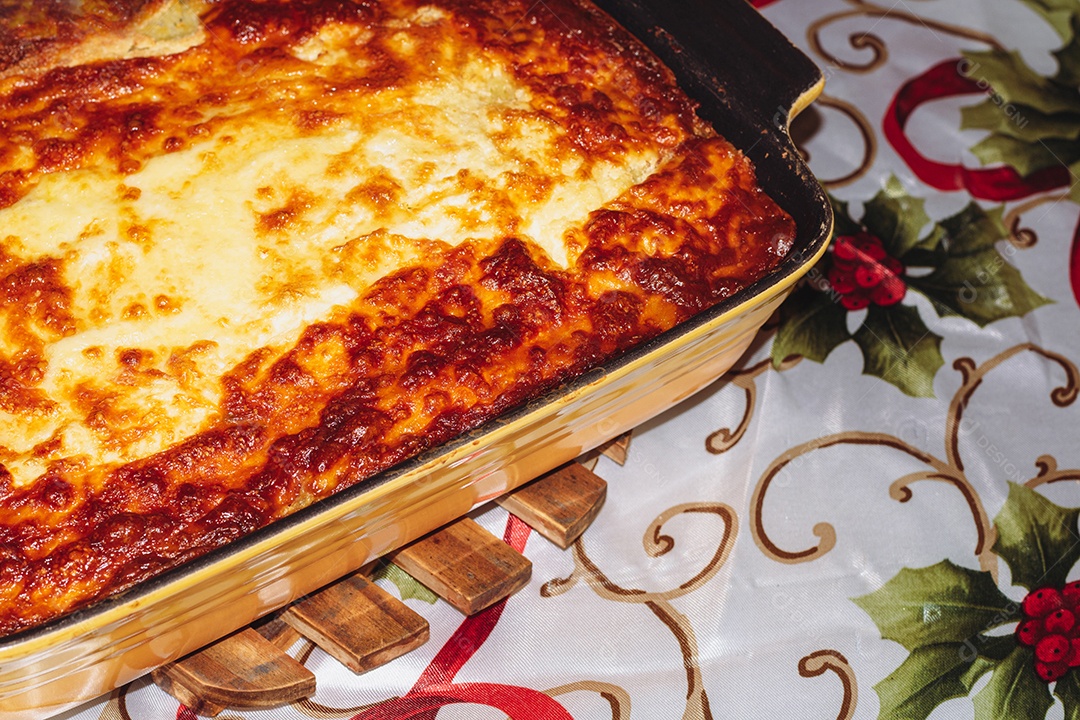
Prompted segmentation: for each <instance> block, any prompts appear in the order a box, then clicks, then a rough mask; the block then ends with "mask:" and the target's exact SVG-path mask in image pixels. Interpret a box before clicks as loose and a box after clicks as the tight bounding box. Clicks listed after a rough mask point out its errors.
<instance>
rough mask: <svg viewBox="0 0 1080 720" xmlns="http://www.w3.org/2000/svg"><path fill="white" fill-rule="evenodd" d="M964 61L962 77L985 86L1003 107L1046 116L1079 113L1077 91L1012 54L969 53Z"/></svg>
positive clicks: (995, 51)
mask: <svg viewBox="0 0 1080 720" xmlns="http://www.w3.org/2000/svg"><path fill="white" fill-rule="evenodd" d="M964 57H965V58H967V60H968V65H967V71H966V73H965V74H966V75H967V76H968V77H969V78H970V79H972V80H975V81H976V82H979V83H985V84H986V85H987V87H988V88H989V89H991V90H993V91H994V92H995V93H996V94H997V95H998V96H1000V97H1001V99H1002V101H1004V102H1005V103H1012V104H1015V105H1026V106H1028V107H1033V108H1038V109H1039V110H1042V111H1043V112H1045V113H1059V112H1080V93H1077V91H1076V88H1072V87H1068V86H1065V85H1061V84H1059V83H1055V82H1054V81H1053V80H1052V79H1051V78H1047V77H1043V76H1042V75H1040V74H1039V73H1037V72H1035V71H1034V70H1032V69H1031V68H1030V67H1029V66H1028V64H1027V63H1026V62H1024V59H1023V58H1022V57H1021V56H1020V53H1019V52H1017V51H1015V50H1011V51H1008V52H1006V51H1002V50H985V51H982V52H970V51H969V52H965V53H964Z"/></svg>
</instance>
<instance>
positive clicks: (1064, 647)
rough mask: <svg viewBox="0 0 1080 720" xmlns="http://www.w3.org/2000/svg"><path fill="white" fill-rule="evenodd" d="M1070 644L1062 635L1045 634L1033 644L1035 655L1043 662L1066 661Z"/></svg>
mask: <svg viewBox="0 0 1080 720" xmlns="http://www.w3.org/2000/svg"><path fill="white" fill-rule="evenodd" d="M1071 655H1072V644H1071V643H1069V641H1068V640H1066V639H1065V636H1064V635H1047V636H1046V637H1044V638H1043V639H1042V640H1040V641H1039V642H1038V644H1036V645H1035V657H1036V658H1038V659H1039V660H1040V661H1041V662H1044V663H1059V662H1060V663H1067V662H1068V661H1069V658H1070V657H1071Z"/></svg>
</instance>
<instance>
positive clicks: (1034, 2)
mask: <svg viewBox="0 0 1080 720" xmlns="http://www.w3.org/2000/svg"><path fill="white" fill-rule="evenodd" d="M1023 2H1024V4H1025V5H1027V6H1028V7H1030V8H1031V9H1032V10H1034V11H1035V12H1037V13H1039V14H1040V15H1042V16H1043V18H1044V19H1045V20H1046V21H1047V22H1048V23H1050V25H1051V26H1052V27H1053V28H1054V31H1055V32H1057V34H1058V35H1060V36H1061V39H1062V40H1065V41H1068V40H1070V39H1072V37H1073V30H1072V29H1071V23H1070V21H1071V19H1072V18H1073V17H1074V16H1075V15H1076V0H1023Z"/></svg>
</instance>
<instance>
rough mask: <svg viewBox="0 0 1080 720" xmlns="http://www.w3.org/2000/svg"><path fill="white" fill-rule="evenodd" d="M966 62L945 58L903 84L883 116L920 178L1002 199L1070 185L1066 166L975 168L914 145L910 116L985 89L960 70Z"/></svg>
mask: <svg viewBox="0 0 1080 720" xmlns="http://www.w3.org/2000/svg"><path fill="white" fill-rule="evenodd" d="M965 63H967V61H966V60H963V59H961V58H956V59H954V60H945V61H944V62H941V63H939V64H937V65H935V66H934V67H932V68H930V69H929V70H927V71H926V72H925V73H923V74H922V75H919V76H918V77H916V78H913V79H912V80H909V81H908V82H907V83H905V84H904V86H903V87H901V88H900V91H899V92H898V93H897V94H896V97H895V98H893V101H892V104H890V105H889V110H888V112H887V113H886V114H885V121H884V130H885V137H886V138H888V140H889V143H890V144H891V145H892V146H893V148H894V149H895V150H896V152H897V153H899V154H900V156H901V157H902V158H903V159H904V162H906V163H907V164H908V167H910V168H911V170H912V171H913V172H914V173H915V175H917V176H918V178H919V179H920V180H922V181H923V182H924V183H926V184H927V185H929V186H930V187H933V188H936V189H938V190H967V191H968V192H969V193H970V194H971V195H972V196H973V197H977V198H980V199H983V200H993V201H995V202H1004V201H1006V200H1017V199H1019V198H1024V197H1027V196H1029V195H1035V194H1037V193H1041V192H1046V191H1047V190H1055V189H1057V188H1061V187H1068V185H1069V177H1070V175H1069V169H1068V168H1067V167H1065V166H1064V165H1055V166H1053V167H1048V168H1043V169H1042V170H1038V171H1036V172H1034V173H1032V174H1030V175H1028V176H1027V177H1024V176H1021V175H1020V174H1019V173H1018V172H1016V170H1014V169H1013V168H1011V167H1008V166H1001V167H994V168H984V169H978V170H972V169H969V168H966V167H964V166H963V165H959V164H949V163H941V162H936V161H934V160H930V159H929V158H927V157H926V156H924V155H922V154H921V153H920V152H919V151H918V150H916V149H915V145H914V144H913V143H912V142H911V140H909V139H908V137H907V134H906V132H905V128H906V126H907V122H908V119H909V118H910V117H911V115H912V113H914V112H915V110H916V109H918V108H919V106H921V105H923V104H924V103H927V102H930V101H931V100H940V99H942V98H950V97H957V96H959V95H974V94H978V93H985V92H986V88H984V87H980V85H979V83H978V82H977V81H976V80H973V79H971V78H970V77H968V76H967V75H965V74H964V73H963V71H962V69H961V68H962V67H963V66H964V65H965Z"/></svg>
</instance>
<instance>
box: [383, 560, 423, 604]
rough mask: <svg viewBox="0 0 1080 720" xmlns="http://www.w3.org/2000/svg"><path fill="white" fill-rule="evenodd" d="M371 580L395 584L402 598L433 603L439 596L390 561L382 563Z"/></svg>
mask: <svg viewBox="0 0 1080 720" xmlns="http://www.w3.org/2000/svg"><path fill="white" fill-rule="evenodd" d="M372 579H373V580H388V581H390V582H392V583H394V585H396V586H397V589H398V593H399V594H400V595H401V599H402V600H409V599H414V600H420V601H421V602H426V603H427V604H428V605H434V604H435V602H436V601H437V600H438V599H439V596H438V595H436V594H435V593H433V592H431V591H430V590H428V589H427V588H426V587H424V586H423V585H421V584H420V582H419V581H418V580H417V579H416V578H414V577H413V576H412V575H410V574H408V573H407V572H405V571H404V570H402V569H401V568H400V567H398V566H397V565H395V564H394V563H392V562H387V563H383V564H382V565H380V566H379V568H378V569H377V570H376V571H375V573H374V574H373V575H372Z"/></svg>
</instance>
